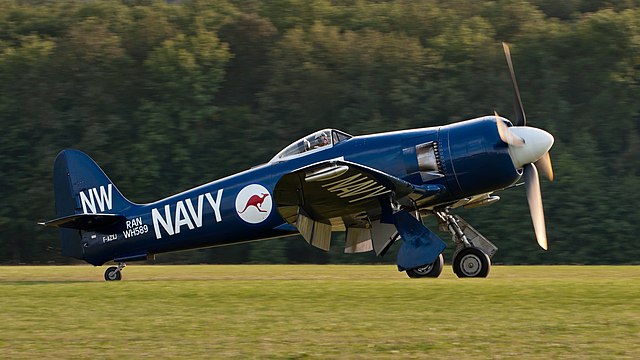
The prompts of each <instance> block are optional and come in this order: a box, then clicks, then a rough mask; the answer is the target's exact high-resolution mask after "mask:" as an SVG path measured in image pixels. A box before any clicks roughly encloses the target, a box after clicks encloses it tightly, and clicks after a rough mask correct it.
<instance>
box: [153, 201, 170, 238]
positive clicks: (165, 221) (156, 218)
mask: <svg viewBox="0 0 640 360" xmlns="http://www.w3.org/2000/svg"><path fill="white" fill-rule="evenodd" d="M151 218H152V219H153V229H154V230H155V231H156V239H160V238H162V234H161V233H160V227H159V226H158V224H160V225H162V228H163V229H164V231H166V232H167V234H169V236H171V235H173V224H172V222H171V207H170V206H169V205H168V204H167V205H165V206H164V217H163V216H162V215H160V212H159V211H158V209H152V210H151Z"/></svg>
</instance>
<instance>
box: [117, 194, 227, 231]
mask: <svg viewBox="0 0 640 360" xmlns="http://www.w3.org/2000/svg"><path fill="white" fill-rule="evenodd" d="M222 192H223V189H220V190H218V191H217V193H216V198H215V200H214V199H213V196H212V195H211V193H206V194H200V195H198V203H197V208H196V207H194V206H193V201H192V200H191V199H185V200H178V201H177V202H176V208H175V214H173V215H174V216H172V214H171V206H170V205H165V206H164V215H161V214H160V211H158V209H151V218H152V219H153V228H154V230H155V233H156V239H161V238H162V231H161V228H160V226H162V229H164V231H165V232H166V233H167V234H168V235H169V236H171V235H174V234H179V233H180V230H181V228H182V226H184V225H186V226H187V227H189V230H193V229H195V228H199V227H202V221H203V209H202V208H203V206H204V199H205V198H206V199H207V202H208V203H209V205H210V206H211V209H212V210H213V214H214V216H215V219H216V222H220V221H222V214H221V212H220V206H221V204H222ZM185 203H186V206H185ZM138 219H139V223H137V221H138ZM138 219H134V220H132V221H131V222H129V221H127V229H130V230H135V229H138V228H139V227H138V228H134V227H135V226H139V225H140V224H142V219H141V218H138ZM143 226H145V227H146V225H143ZM127 231H129V230H127ZM144 232H146V231H144ZM135 235H137V234H135V233H134V232H127V233H126V234H125V237H129V236H135Z"/></svg>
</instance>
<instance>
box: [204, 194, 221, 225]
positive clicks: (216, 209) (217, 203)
mask: <svg viewBox="0 0 640 360" xmlns="http://www.w3.org/2000/svg"><path fill="white" fill-rule="evenodd" d="M222 190H223V189H220V190H218V194H217V195H216V201H213V196H211V193H206V194H205V195H204V196H206V197H207V201H209V205H211V208H212V209H213V213H214V214H215V215H216V222H220V221H222V216H221V215H220V204H221V203H222V201H221V200H222Z"/></svg>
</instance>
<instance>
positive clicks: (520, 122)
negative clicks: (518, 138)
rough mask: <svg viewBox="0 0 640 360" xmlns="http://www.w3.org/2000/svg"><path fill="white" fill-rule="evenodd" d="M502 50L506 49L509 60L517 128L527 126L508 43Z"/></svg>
mask: <svg viewBox="0 0 640 360" xmlns="http://www.w3.org/2000/svg"><path fill="white" fill-rule="evenodd" d="M502 49H504V56H505V57H506V58H507V65H508V66H509V74H511V85H512V86H513V107H514V109H515V110H516V126H527V117H526V116H525V115H524V106H522V99H521V98H520V90H518V82H517V81H516V72H515V71H514V70H513V63H512V62H511V50H510V49H509V45H508V44H507V43H506V42H503V43H502Z"/></svg>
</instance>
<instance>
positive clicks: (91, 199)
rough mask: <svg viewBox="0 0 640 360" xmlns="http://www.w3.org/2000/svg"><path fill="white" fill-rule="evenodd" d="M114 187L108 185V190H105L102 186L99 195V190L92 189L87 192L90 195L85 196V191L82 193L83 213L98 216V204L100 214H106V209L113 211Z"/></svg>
mask: <svg viewBox="0 0 640 360" xmlns="http://www.w3.org/2000/svg"><path fill="white" fill-rule="evenodd" d="M112 189H113V186H112V185H111V184H107V189H106V190H105V188H104V186H100V193H98V189H96V188H92V189H89V190H86V192H87V193H88V195H87V194H85V192H84V191H80V203H81V204H82V211H83V212H84V213H85V214H97V213H98V209H97V208H96V203H97V205H98V208H100V212H104V211H105V209H107V210H111V208H112V207H113V204H112V199H113V198H112V196H111V194H112V191H113V190H112Z"/></svg>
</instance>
